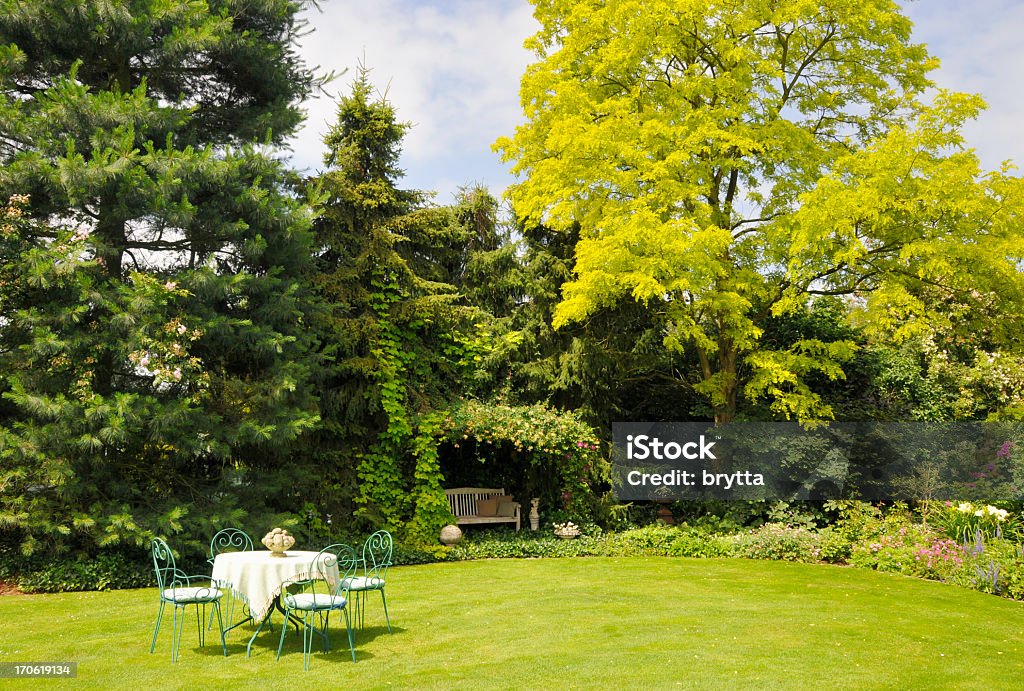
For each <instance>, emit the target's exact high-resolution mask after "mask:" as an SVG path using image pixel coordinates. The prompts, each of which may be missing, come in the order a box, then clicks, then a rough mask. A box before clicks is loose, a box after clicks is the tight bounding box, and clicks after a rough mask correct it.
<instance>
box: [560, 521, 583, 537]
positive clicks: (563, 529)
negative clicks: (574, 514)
mask: <svg viewBox="0 0 1024 691" xmlns="http://www.w3.org/2000/svg"><path fill="white" fill-rule="evenodd" d="M579 534H580V527H579V526H578V525H576V524H575V523H573V522H572V521H566V522H565V523H555V535H557V536H558V537H560V538H563V539H569V538H573V537H579Z"/></svg>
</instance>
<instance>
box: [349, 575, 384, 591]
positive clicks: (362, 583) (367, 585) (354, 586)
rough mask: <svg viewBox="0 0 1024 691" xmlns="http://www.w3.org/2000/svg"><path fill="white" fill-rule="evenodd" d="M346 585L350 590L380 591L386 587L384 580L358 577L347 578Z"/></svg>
mask: <svg viewBox="0 0 1024 691" xmlns="http://www.w3.org/2000/svg"><path fill="white" fill-rule="evenodd" d="M344 585H345V587H347V588H348V589H349V590H379V589H380V588H383V587H384V579H383V578H376V577H373V578H367V577H366V576H356V577H355V578H346V579H345V581H344Z"/></svg>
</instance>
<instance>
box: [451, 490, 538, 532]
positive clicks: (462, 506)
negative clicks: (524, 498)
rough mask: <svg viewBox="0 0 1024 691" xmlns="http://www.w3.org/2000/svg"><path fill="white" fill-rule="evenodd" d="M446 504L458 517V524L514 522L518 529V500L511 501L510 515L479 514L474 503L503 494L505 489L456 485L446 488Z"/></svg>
mask: <svg viewBox="0 0 1024 691" xmlns="http://www.w3.org/2000/svg"><path fill="white" fill-rule="evenodd" d="M444 493H445V494H446V495H447V496H448V504H449V506H451V509H452V513H453V514H455V518H456V519H458V521H457V522H458V524H459V525H487V524H492V523H515V524H516V530H519V502H511V504H512V505H513V506H514V507H515V510H514V512H513V514H512V515H511V516H479V515H477V508H476V503H477V502H478V501H480V500H481V499H493V498H495V497H501V496H505V490H503V489H494V488H485V487H458V488H456V489H446V490H445V491H444Z"/></svg>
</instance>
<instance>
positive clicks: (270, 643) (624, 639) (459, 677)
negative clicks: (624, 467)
mask: <svg viewBox="0 0 1024 691" xmlns="http://www.w3.org/2000/svg"><path fill="white" fill-rule="evenodd" d="M388 583H389V585H388V594H389V604H390V609H391V620H392V623H393V625H394V627H395V631H394V634H393V635H388V633H387V631H386V629H384V628H383V613H382V612H381V609H380V601H379V598H377V599H373V598H371V599H370V601H369V604H368V605H367V628H366V629H364V630H363V631H362V632H361V633H360V635H359V637H358V638H357V642H356V645H357V651H356V652H357V655H358V659H359V661H358V663H355V664H353V663H352V660H351V657H350V656H349V652H348V649H347V647H346V646H345V645H344V634H343V632H342V631H343V630H341V631H339V630H338V629H335V631H336V632H337V634H336V635H335V636H334V639H333V642H334V647H333V648H332V650H331V652H330V653H329V654H328V655H326V656H324V655H322V654H317V655H316V656H315V657H314V659H313V665H312V670H311V671H310V672H303V671H302V653H301V643H300V638H299V636H298V635H296V634H295V633H294V632H290V633H289V637H288V642H287V643H286V650H285V654H284V656H283V657H282V659H281V661H280V662H277V661H275V659H274V653H275V649H276V645H277V635H276V633H277V631H278V629H277V628H276V627H275V633H274V634H269V633H264V634H261V636H260V638H259V639H258V640H257V644H256V646H255V647H254V651H253V656H252V657H251V658H248V659H247V658H246V657H245V642H246V639H247V638H248V636H249V635H250V634H249V633H247V631H248V629H246V628H245V627H242V628H241V629H236V630H235V631H234V632H233V633H232V634H231V635H230V637H229V640H228V643H229V646H228V647H229V652H230V657H228V658H224V657H222V656H221V654H220V648H219V646H218V645H216V644H215V637H212V636H211V638H210V639H208V641H207V646H206V647H205V648H202V649H200V648H198V647H197V643H196V632H195V626H194V624H193V621H192V619H191V615H190V618H189V620H188V621H187V622H186V628H185V634H184V637H183V644H182V652H181V658H180V660H179V662H178V663H177V664H171V661H170V647H171V640H170V630H171V629H170V626H169V625H168V623H169V622H168V621H167V620H166V619H165V624H164V628H163V629H162V630H161V634H160V640H159V641H158V643H157V651H156V652H155V653H153V654H152V655H151V654H150V653H149V641H150V636H151V634H152V626H153V618H154V616H155V614H156V609H157V603H156V591H155V590H134V591H119V592H108V593H74V594H66V595H34V596H24V595H14V596H6V597H0V621H2V622H3V625H2V629H3V635H2V636H0V661H5V662H29V661H75V662H78V678H77V679H75V680H73V681H64V682H57V683H61V684H64V685H67V686H74V687H75V688H132V689H156V688H199V687H202V688H244V687H253V688H255V687H260V688H266V687H267V686H268V685H271V686H288V687H294V686H297V685H300V684H309V685H310V686H311V687H313V688H337V687H346V686H348V687H351V688H377V687H384V686H394V687H417V688H423V687H426V688H450V687H466V688H469V687H473V688H480V687H486V688H524V687H525V688H549V687H561V686H565V685H567V684H568V685H571V686H574V687H581V688H585V687H657V688H663V687H673V688H678V687H682V688H686V687H692V688H707V687H734V688H735V687H740V688H748V687H756V688H825V687H842V688H858V689H863V688H1007V687H1010V686H1016V685H1017V684H1019V683H1020V680H1021V679H1022V678H1024V656H1022V652H1024V606H1022V605H1021V604H1020V603H1017V602H1012V601H1008V600H1004V599H1000V598H997V597H993V596H991V595H984V594H981V593H976V592H972V591H967V590H963V589H959V588H955V587H950V586H944V585H942V584H939V583H933V582H927V581H919V580H913V579H909V578H904V577H898V576H890V575H886V574H877V573H874V572H872V571H864V570H856V569H850V568H839V567H829V566H816V565H801V564H788V563H780V562H767V561H765V562H760V561H757V562H755V561H744V560H739V559H727V560H711V559H708V560H689V559H670V558H631V559H604V558H589V559H542V560H491V561H475V562H460V563H451V564H432V565H426V566H414V567H402V568H395V569H392V570H391V572H390V573H389V578H388ZM43 683H47V682H40V681H38V680H19V681H17V682H14V683H11V680H2V681H0V686H2V687H3V688H38V687H39V686H40V685H41V684H43ZM49 683H51V684H52V683H53V682H49ZM325 684H326V686H325ZM48 685H49V684H48Z"/></svg>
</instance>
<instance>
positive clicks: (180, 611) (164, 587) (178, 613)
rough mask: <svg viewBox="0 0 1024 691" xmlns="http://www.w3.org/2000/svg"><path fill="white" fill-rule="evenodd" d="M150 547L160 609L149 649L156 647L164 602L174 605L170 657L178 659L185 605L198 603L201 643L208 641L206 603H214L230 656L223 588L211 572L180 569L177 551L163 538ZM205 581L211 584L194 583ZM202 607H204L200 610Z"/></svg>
mask: <svg viewBox="0 0 1024 691" xmlns="http://www.w3.org/2000/svg"><path fill="white" fill-rule="evenodd" d="M151 551H152V554H153V567H154V568H155V569H156V582H157V587H158V588H159V590H160V611H159V612H157V615H156V626H155V627H154V628H153V643H152V645H150V646H149V652H151V653H152V652H153V651H154V650H156V639H157V634H159V633H160V622H161V621H162V620H163V616H164V606H165V605H167V604H171V605H174V632H173V635H172V637H171V661H173V662H177V661H178V648H179V647H180V645H181V631H182V629H183V628H184V624H185V608H186V607H188V606H189V605H195V608H196V629H197V630H198V631H199V645H201V646H202V645H205V643H206V631H205V629H203V621H204V620H205V619H206V606H207V605H211V606H212V607H213V612H215V613H216V615H217V622H218V624H219V625H220V645H221V649H222V650H223V651H224V656H225V657H227V654H228V647H227V644H226V643H225V642H224V620H223V619H222V618H221V612H220V600H221V598H222V597H223V596H224V593H223V591H222V590H221V589H220V588H218V587H217V586H216V585H215V584H214V583H213V582H212V580H211V579H210V577H209V576H188V575H186V574H185V573H183V572H182V571H180V570H179V569H178V567H177V565H176V564H175V561H174V554H173V553H172V552H171V548H170V547H168V546H167V543H166V542H164V541H163V540H161V539H160V538H154V539H153V543H152V547H151ZM197 581H206V582H208V583H209V585H203V586H197V585H193V583H195V582H197ZM200 610H202V611H201V612H200Z"/></svg>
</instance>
